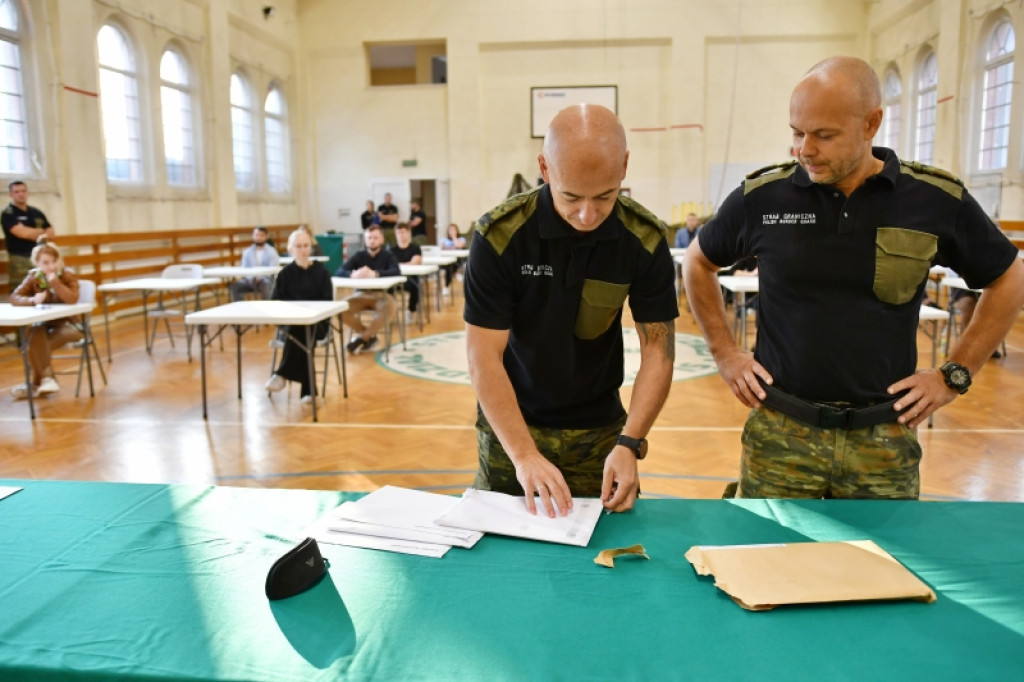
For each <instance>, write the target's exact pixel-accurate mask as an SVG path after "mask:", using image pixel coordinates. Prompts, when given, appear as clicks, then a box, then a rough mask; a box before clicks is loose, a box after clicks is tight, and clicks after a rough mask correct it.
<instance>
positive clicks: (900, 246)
mask: <svg viewBox="0 0 1024 682" xmlns="http://www.w3.org/2000/svg"><path fill="white" fill-rule="evenodd" d="M938 245H939V238H938V237H937V236H935V235H934V234H928V233H927V232H918V231H917V230H908V229H906V228H903V227H880V228H878V230H877V231H876V232H875V281H874V292H875V296H877V297H878V300H880V301H882V302H883V303H891V304H893V305H902V304H904V303H907V302H909V301H910V300H911V299H913V298H914V294H916V293H917V289H918V287H920V286H921V282H923V281H924V280H925V278H926V277H927V276H928V268H930V267H931V264H932V258H934V257H935V252H936V250H938Z"/></svg>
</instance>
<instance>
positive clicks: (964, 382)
mask: <svg viewBox="0 0 1024 682" xmlns="http://www.w3.org/2000/svg"><path fill="white" fill-rule="evenodd" d="M939 371H940V372H942V376H943V377H945V379H946V385H947V386H949V387H950V388H951V389H953V390H954V391H956V392H957V393H959V394H960V395H963V394H964V393H967V389H968V388H970V386H971V370H969V369H967V368H966V367H964V366H963V365H961V364H959V363H956V362H947V363H946V364H944V365H943V366H942V367H940V368H939Z"/></svg>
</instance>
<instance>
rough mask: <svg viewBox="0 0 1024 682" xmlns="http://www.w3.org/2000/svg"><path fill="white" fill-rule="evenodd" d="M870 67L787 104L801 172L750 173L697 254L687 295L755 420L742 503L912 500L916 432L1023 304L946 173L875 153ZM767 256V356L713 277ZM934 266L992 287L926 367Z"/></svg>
mask: <svg viewBox="0 0 1024 682" xmlns="http://www.w3.org/2000/svg"><path fill="white" fill-rule="evenodd" d="M880 103H881V89H880V87H879V83H878V76H877V75H876V74H875V72H874V70H873V69H872V68H871V66H870V65H869V64H867V63H866V62H864V61H863V60H860V59H855V58H853V57H833V58H830V59H827V60H825V61H823V62H821V63H819V64H817V65H816V66H814V67H813V68H812V69H811V70H810V71H808V72H807V74H806V75H805V76H804V77H803V79H801V80H800V82H799V83H797V85H796V88H795V89H794V90H793V95H792V97H791V99H790V105H789V121H790V123H789V125H790V128H792V132H793V150H794V152H795V154H796V156H797V158H798V161H790V162H788V163H784V164H781V165H778V166H771V167H769V168H765V169H762V170H761V171H757V172H755V173H751V174H750V175H748V176H747V179H746V180H745V181H744V182H743V185H742V186H741V187H740V188H738V189H737V190H735V191H734V192H733V193H732V194H730V195H729V197H728V198H727V199H726V200H725V202H724V203H723V204H722V207H721V208H720V210H719V211H718V213H717V214H716V215H715V217H714V218H712V219H711V220H710V221H709V222H708V223H707V224H706V225H705V226H704V227H703V228H702V229H701V231H700V232H699V233H698V235H697V241H696V242H695V243H694V244H691V245H690V248H689V250H688V251H687V252H686V261H685V264H684V275H685V279H686V293H687V297H688V300H689V303H690V307H691V308H692V310H693V313H694V316H695V317H696V318H697V322H698V324H699V325H700V327H701V331H702V332H703V334H704V336H705V338H706V339H707V341H708V346H709V347H710V349H711V353H712V354H713V355H714V358H715V362H716V363H717V364H718V370H719V372H720V373H721V375H722V378H723V379H724V380H725V381H726V383H727V384H728V385H729V387H730V388H731V389H732V392H733V393H734V394H735V395H736V397H737V398H738V399H739V400H740V401H741V402H742V403H743V404H744V405H747V406H748V407H751V408H753V409H752V410H751V412H750V415H749V417H748V419H747V423H746V425H745V427H744V429H743V436H742V441H741V442H742V450H743V454H742V460H741V464H740V482H739V495H740V496H741V497H762V498H765V497H803V498H816V497H817V498H822V497H824V498H829V497H832V498H885V499H916V498H917V497H918V495H919V493H920V473H919V465H920V461H921V446H920V444H919V443H918V441H917V436H916V433H915V430H914V429H915V428H916V427H917V426H918V425H919V424H921V423H922V422H924V421H925V420H926V419H927V418H928V416H929V415H931V414H932V413H933V412H935V411H936V410H937V409H939V408H940V407H942V406H943V405H946V404H947V403H949V402H950V401H952V400H953V399H955V398H956V397H957V396H958V395H960V394H963V393H965V392H966V391H967V389H968V387H969V386H970V384H971V375H972V374H973V373H975V372H977V371H978V370H980V369H981V367H982V366H983V365H984V364H985V361H986V360H987V359H988V358H989V356H991V355H992V351H993V350H994V349H995V348H996V345H997V344H998V343H999V341H1000V340H1001V339H1002V338H1003V336H1004V335H1005V334H1006V332H1007V331H1008V330H1009V329H1010V326H1011V325H1012V324H1013V321H1014V319H1015V318H1016V316H1017V313H1018V311H1019V310H1020V307H1021V305H1022V304H1024V264H1022V263H1021V262H1020V261H1019V259H1018V258H1017V249H1016V248H1015V247H1014V246H1013V245H1012V244H1011V243H1010V241H1009V240H1007V239H1006V237H1005V235H1003V234H1002V232H1001V231H1000V230H999V228H998V227H996V225H995V224H994V223H993V222H992V221H991V220H990V219H989V218H988V216H986V215H985V213H984V211H982V209H981V207H980V206H979V205H978V203H977V202H976V201H975V200H974V199H973V198H972V197H971V196H970V194H968V192H967V190H966V189H964V187H963V184H962V183H961V182H960V181H959V180H958V179H957V178H955V177H954V176H952V175H950V174H949V173H947V172H945V171H942V170H939V169H937V168H932V167H930V166H923V165H921V164H918V163H913V162H906V161H902V162H901V161H900V160H899V159H898V158H897V157H896V154H895V153H894V152H893V151H892V150H891V149H886V148H884V147H874V148H872V146H871V141H872V140H873V139H874V137H875V133H876V132H878V128H879V126H880V125H881V123H882V109H881V104H880ZM748 257H755V258H756V259H757V266H758V273H759V276H760V292H759V297H758V301H759V321H758V330H757V346H756V349H757V350H756V352H755V353H753V354H752V353H750V352H747V351H745V350H742V349H741V348H739V347H738V346H737V345H736V342H735V340H734V339H733V336H732V331H731V329H730V327H729V324H728V322H727V321H726V317H725V307H724V306H723V303H722V294H721V289H720V287H719V286H718V281H717V279H716V272H717V270H718V268H719V267H723V266H727V265H729V264H731V263H734V262H736V261H737V260H740V259H742V258H748ZM933 264H939V265H945V266H948V267H952V268H953V269H954V270H956V271H957V272H958V273H960V274H961V275H963V277H964V278H965V279H966V280H967V283H968V284H969V285H970V286H971V287H973V288H979V289H982V288H983V289H984V290H985V293H984V294H983V295H982V297H981V302H980V303H979V305H978V312H977V313H976V315H975V318H974V320H972V322H971V324H970V325H969V326H968V327H967V329H966V331H965V332H964V334H963V335H962V336H961V338H960V342H959V343H958V344H957V346H956V347H955V348H952V349H951V350H950V352H949V356H948V359H949V362H947V363H946V364H945V365H943V367H942V368H941V369H921V370H918V369H917V325H918V317H919V314H920V305H921V300H922V298H923V296H924V289H925V285H926V284H927V283H928V269H929V268H930V267H931V266H932V265H933Z"/></svg>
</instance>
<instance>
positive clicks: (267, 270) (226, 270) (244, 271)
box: [203, 265, 281, 279]
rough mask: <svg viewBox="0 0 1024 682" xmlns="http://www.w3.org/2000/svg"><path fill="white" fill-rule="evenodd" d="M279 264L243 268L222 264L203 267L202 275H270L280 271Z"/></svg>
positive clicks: (222, 277)
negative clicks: (213, 266)
mask: <svg viewBox="0 0 1024 682" xmlns="http://www.w3.org/2000/svg"><path fill="white" fill-rule="evenodd" d="M280 270H281V266H280V265H254V266H252V267H248V268H243V267H242V266H240V265H224V266H219V267H215V268H203V277H220V278H221V279H235V278H238V277H270V276H271V275H276V274H277V273H278V272H280Z"/></svg>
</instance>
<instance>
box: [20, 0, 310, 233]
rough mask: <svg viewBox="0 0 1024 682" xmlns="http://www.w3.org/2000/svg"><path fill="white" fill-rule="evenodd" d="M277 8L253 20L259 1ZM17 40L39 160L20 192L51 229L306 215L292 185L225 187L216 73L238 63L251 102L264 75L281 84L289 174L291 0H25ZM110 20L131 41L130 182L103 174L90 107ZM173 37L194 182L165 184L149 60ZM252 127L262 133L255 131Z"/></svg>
mask: <svg viewBox="0 0 1024 682" xmlns="http://www.w3.org/2000/svg"><path fill="white" fill-rule="evenodd" d="M265 4H273V5H274V6H275V7H276V8H277V14H276V16H275V17H274V18H273V19H272V20H269V21H268V20H264V18H263V13H262V7H263V6H264V5H265ZM24 6H25V7H27V9H28V19H29V30H28V32H27V33H26V39H25V46H26V48H27V49H26V50H25V51H24V52H23V54H24V57H25V59H26V63H25V68H26V74H27V76H28V78H27V82H28V92H27V93H26V95H27V96H26V100H27V103H28V107H27V108H28V109H29V115H30V116H37V117H38V125H37V126H35V129H36V130H38V133H39V135H38V141H37V144H36V150H37V152H38V158H39V161H40V167H39V168H38V169H36V170H35V171H34V172H32V173H30V174H29V175H28V176H27V177H25V178H24V179H25V180H26V181H27V182H28V184H29V189H30V193H31V198H30V201H31V203H32V204H33V205H35V206H38V207H40V208H41V209H43V210H44V211H45V212H46V213H47V215H48V217H50V220H51V222H53V223H54V224H55V225H56V226H57V228H58V231H59V232H64V233H76V232H108V231H110V232H117V231H126V230H147V229H152V230H166V229H190V228H198V227H206V226H211V225H218V226H221V225H233V224H253V223H260V222H264V223H275V222H276V223H284V222H295V221H300V220H303V219H304V218H305V215H306V212H305V208H304V207H305V205H306V204H307V201H306V200H305V198H304V197H303V194H302V192H301V191H298V190H297V191H295V192H293V193H292V194H291V195H288V196H272V195H269V194H267V193H264V192H260V193H255V194H252V195H249V196H239V195H238V194H237V193H236V192H235V190H234V171H233V165H232V159H231V140H230V135H231V128H230V113H229V110H228V97H227V78H228V77H229V76H230V73H231V69H232V68H234V67H237V66H242V67H244V68H245V69H247V72H248V73H249V75H250V76H251V78H252V82H253V84H254V86H255V87H254V90H255V95H256V98H257V100H258V101H259V104H260V106H262V98H263V96H264V95H265V93H266V89H267V86H268V85H269V83H270V82H271V81H273V82H277V83H279V84H280V85H281V87H282V90H283V92H284V93H285V97H286V99H287V100H288V104H289V110H290V114H291V116H292V118H293V120H294V122H295V123H294V125H293V130H292V133H293V141H292V147H293V157H294V161H295V163H294V167H295V170H294V171H293V181H292V182H293V186H295V187H297V188H301V187H303V186H304V185H305V184H308V183H306V182H305V181H304V176H303V174H304V173H305V170H306V167H307V165H308V164H307V163H306V162H305V156H304V154H302V153H299V154H295V153H294V149H295V148H296V147H297V148H298V149H299V150H301V149H302V144H301V139H300V138H299V137H298V135H300V134H301V131H303V130H304V128H303V127H302V124H301V121H302V118H303V116H304V110H303V107H302V102H301V99H300V97H299V93H298V87H297V78H296V75H295V66H296V57H295V47H294V46H295V43H296V41H297V36H298V24H297V20H296V2H295V0H274V2H273V3H265V2H261V1H260V0H166V1H161V2H153V1H150V0H116V1H114V0H27V1H26V2H25V4H24ZM108 21H110V22H113V23H116V25H117V26H118V27H119V28H121V29H122V30H123V31H124V32H125V33H126V34H127V35H128V36H129V38H130V40H131V41H132V43H133V45H134V47H135V50H136V59H137V68H138V71H139V74H140V79H139V84H140V88H139V100H140V111H141V114H142V116H141V118H142V134H143V138H144V140H143V145H144V148H143V160H144V168H145V171H144V172H145V176H146V180H145V182H144V183H142V184H141V185H138V186H126V185H116V184H110V183H108V182H107V180H106V170H105V162H104V158H103V156H104V154H103V139H102V125H101V116H100V104H99V99H98V97H97V96H96V95H97V93H98V92H99V78H98V73H97V63H96V34H97V32H98V31H99V29H100V27H101V26H102V25H103V24H104V23H106V22H108ZM169 44H173V45H174V46H175V47H176V48H178V49H179V50H180V51H181V52H182V53H183V54H184V55H185V56H186V58H187V59H188V61H189V63H190V66H191V68H192V70H193V75H194V78H195V81H196V83H197V86H196V89H195V91H194V98H195V99H194V107H195V108H196V109H197V110H198V111H199V112H200V116H199V119H198V120H197V122H196V127H195V143H196V149H197V154H198V165H199V172H198V175H199V178H200V186H199V187H198V188H195V189H180V188H174V187H170V186H168V184H167V182H166V177H165V171H164V162H163V156H162V154H163V139H162V134H161V128H160V123H159V115H160V82H159V60H160V56H161V53H162V51H163V49H164V48H165V47H166V46H167V45H169ZM258 139H262V137H259V138H258Z"/></svg>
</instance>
